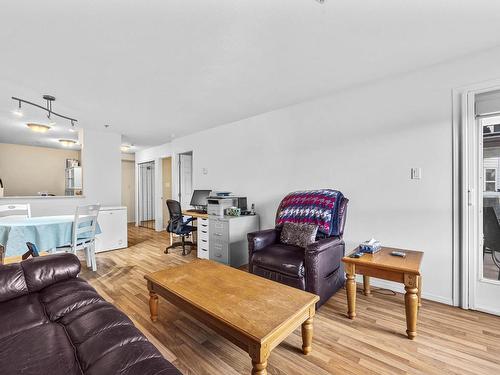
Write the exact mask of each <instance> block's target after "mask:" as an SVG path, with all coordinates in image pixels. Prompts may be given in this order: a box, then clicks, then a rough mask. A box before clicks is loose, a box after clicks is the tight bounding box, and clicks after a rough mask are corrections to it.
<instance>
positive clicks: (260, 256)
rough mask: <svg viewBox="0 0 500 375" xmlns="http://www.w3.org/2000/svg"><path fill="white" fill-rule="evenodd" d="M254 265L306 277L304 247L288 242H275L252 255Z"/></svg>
mask: <svg viewBox="0 0 500 375" xmlns="http://www.w3.org/2000/svg"><path fill="white" fill-rule="evenodd" d="M252 263H253V265H254V266H258V267H260V268H265V269H268V270H271V271H275V272H279V273H282V274H285V275H289V276H293V277H304V249H303V248H301V247H298V246H293V245H286V244H273V245H270V246H268V247H266V248H265V249H264V250H261V251H257V252H255V253H254V254H253V255H252Z"/></svg>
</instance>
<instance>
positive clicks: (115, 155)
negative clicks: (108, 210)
mask: <svg viewBox="0 0 500 375" xmlns="http://www.w3.org/2000/svg"><path fill="white" fill-rule="evenodd" d="M80 141H81V142H82V151H81V161H82V167H83V194H84V197H48V198H33V199H24V198H20V199H9V198H3V199H0V204H8V203H19V202H21V201H22V202H26V203H30V204H31V207H32V208H31V211H32V215H33V216H44V215H62V214H72V213H74V212H75V208H76V206H78V205H82V204H91V203H100V204H101V205H103V206H111V205H112V206H119V205H121V155H120V145H121V135H120V134H115V133H111V132H103V131H96V130H90V129H85V131H84V132H82V134H81V139H80Z"/></svg>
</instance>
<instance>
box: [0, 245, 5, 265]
mask: <svg viewBox="0 0 500 375" xmlns="http://www.w3.org/2000/svg"><path fill="white" fill-rule="evenodd" d="M4 261H5V247H3V246H2V245H0V264H3V262H4Z"/></svg>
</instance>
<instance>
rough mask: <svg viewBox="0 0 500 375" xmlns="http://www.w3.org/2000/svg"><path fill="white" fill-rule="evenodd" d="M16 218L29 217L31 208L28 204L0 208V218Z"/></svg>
mask: <svg viewBox="0 0 500 375" xmlns="http://www.w3.org/2000/svg"><path fill="white" fill-rule="evenodd" d="M7 216H16V217H26V218H30V217H31V206H30V204H29V203H23V204H4V205H1V206H0V217H7Z"/></svg>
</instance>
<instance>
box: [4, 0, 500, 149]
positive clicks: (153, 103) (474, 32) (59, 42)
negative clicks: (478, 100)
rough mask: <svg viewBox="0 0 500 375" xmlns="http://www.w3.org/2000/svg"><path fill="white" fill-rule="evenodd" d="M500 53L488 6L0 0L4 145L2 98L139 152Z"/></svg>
mask: <svg viewBox="0 0 500 375" xmlns="http://www.w3.org/2000/svg"><path fill="white" fill-rule="evenodd" d="M499 44H500V1H498V0H468V1H466V0H462V1H459V0H440V1H436V0H418V1H402V0H378V1H377V0H370V1H367V0H327V1H326V2H325V4H319V3H318V2H317V1H315V0H246V1H244V0H239V1H238V0H191V1H187V0H169V1H165V0H150V1H140V2H139V1H133V0H93V1H89V0H87V1H78V2H76V1H71V2H70V1H67V0H45V1H40V0H30V1H23V0H16V1H2V3H1V5H0V46H2V47H1V52H0V141H3V140H5V139H7V136H9V134H10V138H16V139H17V141H18V142H22V140H23V139H24V137H28V136H27V135H26V134H28V132H27V130H26V129H25V127H24V125H23V124H22V123H21V124H20V123H17V124H16V123H14V118H13V116H12V115H11V113H10V111H11V109H12V108H13V106H14V105H15V103H14V102H13V101H12V100H11V99H10V97H11V96H20V97H23V98H26V99H28V100H32V101H37V102H39V103H41V104H42V100H41V96H42V95H43V94H46V93H48V94H52V95H55V96H56V97H57V101H56V102H55V103H54V109H55V110H56V111H59V112H62V113H64V114H67V115H69V116H72V117H76V118H78V119H79V120H80V121H79V123H80V124H81V126H82V127H84V128H85V127H90V128H102V127H103V125H104V124H110V125H111V128H110V130H112V131H115V132H119V133H122V134H123V135H124V141H125V142H132V143H134V144H136V145H137V146H139V147H144V146H150V145H157V144H161V143H164V142H167V141H169V140H170V138H171V136H172V134H175V136H176V137H179V136H182V135H186V134H189V133H193V132H196V131H199V130H202V129H207V128H210V127H213V126H216V125H220V124H224V123H228V122H231V121H235V120H238V119H242V118H245V117H249V116H252V115H256V114H259V113H262V112H266V111H269V110H273V109H276V108H280V107H284V106H287V105H291V104H294V103H297V102H301V101H305V100H308V99H312V98H315V97H318V96H322V95H325V94H328V93H331V92H334V91H336V90H341V89H343V88H346V87H349V86H353V85H356V84H360V83H363V82H366V81H370V80H375V79H379V78H382V77H386V76H390V75H393V74H397V73H401V72H406V71H411V70H415V69H419V68H422V67H425V66H429V65H432V64H435V63H438V62H442V61H445V60H448V59H453V58H457V57H460V56H463V55H466V54H470V53H473V52H475V51H480V50H484V49H488V48H492V47H494V46H497V45H499ZM16 127H17V128H16ZM14 128H16V129H18V131H17V132H15V131H14V130H13V129H14ZM21 130H22V131H21ZM14 133H15V135H14Z"/></svg>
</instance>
